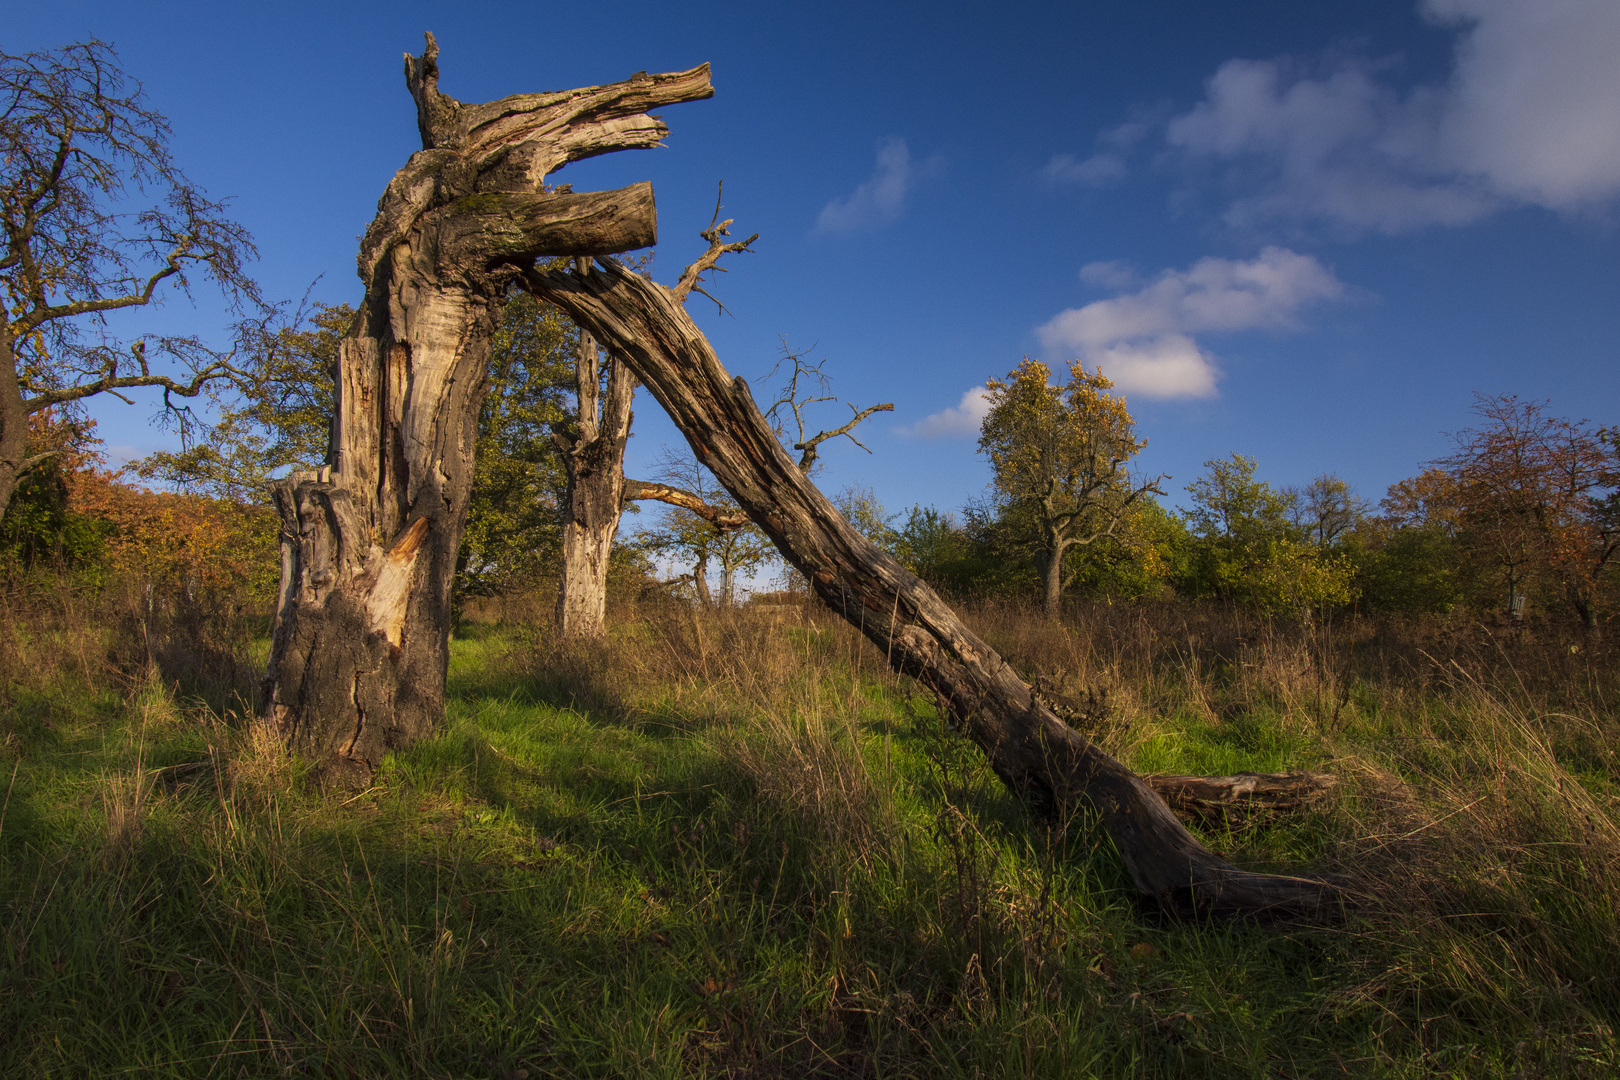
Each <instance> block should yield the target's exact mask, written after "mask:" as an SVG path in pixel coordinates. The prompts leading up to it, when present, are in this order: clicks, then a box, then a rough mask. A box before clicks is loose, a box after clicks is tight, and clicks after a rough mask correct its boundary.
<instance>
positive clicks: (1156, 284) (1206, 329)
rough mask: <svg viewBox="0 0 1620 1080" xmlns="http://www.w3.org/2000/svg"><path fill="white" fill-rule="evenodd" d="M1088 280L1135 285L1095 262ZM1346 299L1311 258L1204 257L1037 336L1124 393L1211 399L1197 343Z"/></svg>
mask: <svg viewBox="0 0 1620 1080" xmlns="http://www.w3.org/2000/svg"><path fill="white" fill-rule="evenodd" d="M1081 276H1082V277H1084V278H1085V279H1086V280H1088V281H1090V282H1092V283H1094V284H1103V285H1106V286H1109V287H1112V288H1115V289H1123V288H1128V287H1130V286H1131V285H1132V284H1134V283H1135V282H1136V281H1137V280H1138V279H1137V278H1136V277H1135V275H1134V274H1132V273H1131V272H1130V271H1129V270H1128V268H1126V267H1124V266H1122V265H1121V264H1119V263H1092V264H1091V265H1089V266H1087V267H1086V268H1085V270H1083V271H1081ZM1344 291H1345V288H1344V284H1343V283H1342V282H1341V281H1339V279H1338V278H1337V277H1335V276H1334V275H1333V272H1332V271H1330V270H1328V269H1327V268H1326V267H1324V266H1323V265H1322V264H1321V263H1319V262H1317V261H1316V260H1315V259H1314V258H1312V257H1311V256H1309V255H1301V254H1299V253H1297V252H1293V251H1289V250H1287V249H1286V248H1279V247H1268V248H1266V249H1265V250H1264V251H1262V252H1261V253H1260V255H1259V257H1257V258H1255V259H1252V260H1250V261H1248V262H1239V261H1234V260H1231V259H1217V258H1207V259H1200V260H1199V261H1198V262H1196V263H1194V264H1193V265H1192V266H1191V267H1190V268H1189V269H1187V270H1166V271H1164V272H1163V273H1161V274H1159V275H1158V277H1156V278H1155V279H1154V280H1153V281H1152V282H1150V283H1149V284H1147V285H1145V286H1143V287H1141V288H1140V289H1137V290H1136V291H1135V292H1130V293H1126V294H1125V295H1122V296H1116V297H1113V298H1112V299H1108V300H1098V301H1096V302H1095V303H1091V304H1087V305H1086V306H1085V307H1081V308H1070V309H1069V310H1068V311H1065V312H1063V313H1061V314H1060V315H1058V316H1056V317H1055V318H1053V319H1052V320H1051V321H1050V322H1048V323H1046V324H1045V325H1044V326H1042V327H1040V328H1039V329H1038V330H1037V331H1036V334H1037V335H1038V336H1039V337H1040V339H1041V342H1042V344H1043V345H1045V346H1046V348H1047V349H1048V350H1050V351H1052V352H1060V351H1061V352H1067V353H1068V354H1069V355H1071V356H1073V357H1075V358H1077V359H1079V360H1082V361H1083V362H1084V363H1085V364H1086V366H1088V367H1101V368H1102V371H1103V374H1105V375H1107V376H1108V377H1109V378H1110V379H1113V380H1114V383H1115V385H1116V386H1118V387H1119V388H1120V389H1121V390H1123V391H1125V392H1126V393H1135V394H1141V395H1143V396H1146V397H1155V398H1176V397H1213V396H1214V395H1215V382H1216V379H1217V377H1218V375H1219V370H1218V368H1217V367H1216V364H1215V358H1214V357H1213V356H1212V355H1211V354H1209V353H1208V352H1206V351H1205V350H1204V349H1202V348H1201V347H1200V346H1199V344H1198V342H1197V341H1196V340H1195V339H1194V338H1193V336H1192V335H1194V334H1200V333H1231V332H1235V331H1240V330H1254V329H1259V328H1263V327H1289V326H1293V325H1296V323H1297V319H1298V314H1299V312H1300V310H1301V309H1302V308H1304V307H1306V306H1308V305H1310V304H1312V303H1315V302H1318V301H1322V300H1331V299H1336V298H1338V297H1340V296H1342V295H1343V294H1344ZM930 419H932V418H930Z"/></svg>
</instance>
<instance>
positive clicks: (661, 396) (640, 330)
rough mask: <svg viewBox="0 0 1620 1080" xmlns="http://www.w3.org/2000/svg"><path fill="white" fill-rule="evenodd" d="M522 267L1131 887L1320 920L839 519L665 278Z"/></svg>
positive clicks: (1208, 905) (798, 561)
mask: <svg viewBox="0 0 1620 1080" xmlns="http://www.w3.org/2000/svg"><path fill="white" fill-rule="evenodd" d="M600 262H601V266H600V268H591V269H588V270H586V271H584V272H573V273H570V272H566V271H551V272H546V273H532V274H530V275H529V283H530V286H531V288H533V289H534V290H535V292H536V293H537V295H539V296H541V297H542V298H543V299H546V300H549V301H551V302H552V303H554V304H556V305H557V306H558V307H560V308H562V309H563V311H565V312H567V313H568V314H569V315H570V316H571V317H572V318H573V319H574V321H575V322H576V323H577V324H579V326H580V327H582V328H584V329H586V330H588V331H589V332H590V333H591V334H592V335H594V336H595V338H596V339H597V341H599V342H601V343H602V344H603V345H604V346H606V347H607V348H608V349H609V350H611V351H612V352H613V354H614V355H615V356H616V357H617V358H619V359H620V360H621V361H622V362H624V363H626V364H628V365H629V367H630V369H631V370H632V371H633V372H634V373H635V375H636V377H637V378H638V379H639V380H640V382H641V383H642V385H643V386H645V387H646V388H647V390H648V391H649V392H650V393H651V394H652V395H653V397H654V398H656V399H657V401H658V403H659V404H660V405H661V406H663V407H664V409H665V410H666V411H667V412H668V413H669V415H670V417H671V419H673V420H674V421H675V423H676V425H677V426H678V427H679V428H680V429H681V431H682V433H683V434H684V435H685V437H686V439H687V441H688V443H690V444H691V447H692V450H693V452H694V453H695V454H696V455H697V458H698V460H699V461H700V462H702V463H703V464H704V465H705V466H707V467H708V468H709V469H710V471H712V472H713V473H714V475H715V477H716V478H717V479H718V480H719V481H720V483H721V484H723V485H724V486H725V487H726V489H727V490H728V491H730V492H731V494H732V497H733V498H735V499H736V500H737V503H738V505H740V506H741V507H742V508H743V510H744V511H745V512H746V513H747V514H748V516H749V517H750V518H751V519H752V520H753V521H754V523H755V524H757V525H758V526H759V527H760V528H761V529H763V530H764V531H765V532H766V534H767V535H768V536H770V538H771V540H772V541H773V542H774V543H775V544H776V547H777V549H778V550H779V551H780V552H781V553H782V555H783V557H784V558H786V559H787V561H788V562H790V563H792V564H793V566H794V567H796V568H797V569H798V570H799V571H800V572H801V573H803V574H804V576H805V578H806V579H807V580H808V581H809V582H810V585H811V587H812V588H813V589H815V590H816V593H817V594H818V595H819V596H820V597H821V599H822V600H823V601H825V602H826V603H827V604H828V606H829V607H831V609H832V610H833V611H835V612H837V613H839V614H840V615H842V616H843V617H844V618H845V619H846V620H848V621H849V622H850V623H851V624H853V625H855V626H856V627H858V628H859V629H860V630H861V631H862V632H863V633H864V634H865V635H866V636H867V637H868V638H870V639H871V640H872V641H873V642H874V643H875V644H876V645H877V647H878V648H879V650H880V651H882V653H883V654H884V656H885V657H887V658H888V660H889V663H890V664H891V665H892V666H893V667H894V668H895V669H896V670H897V671H900V672H902V673H904V674H906V675H910V676H912V677H914V678H916V679H917V680H919V681H920V682H922V683H923V684H924V685H925V686H927V687H928V688H929V689H930V690H932V691H933V692H934V693H935V694H937V695H938V696H939V698H940V700H942V701H943V702H945V703H946V706H947V707H948V708H949V709H950V711H951V713H952V714H953V715H954V716H955V718H956V720H957V721H958V723H959V724H960V726H961V727H962V728H963V729H964V730H965V731H966V732H968V734H969V735H970V736H971V737H972V739H973V740H974V741H975V742H976V743H977V744H978V746H979V747H980V749H981V750H982V751H983V752H984V753H985V755H986V757H987V758H988V759H989V762H990V765H991V767H992V768H993V769H994V770H995V772H996V774H997V775H998V776H999V777H1000V778H1001V780H1002V781H1003V782H1004V783H1005V784H1006V785H1007V786H1008V787H1010V788H1011V789H1012V790H1014V791H1015V792H1018V793H1020V794H1022V795H1025V796H1027V797H1030V798H1032V799H1034V800H1036V801H1038V802H1042V803H1046V804H1057V805H1063V804H1071V805H1072V804H1084V805H1088V806H1090V807H1092V808H1094V809H1095V811H1096V812H1097V813H1099V814H1100V816H1101V819H1102V822H1103V824H1104V826H1105V827H1106V828H1107V830H1108V833H1109V835H1110V836H1111V837H1112V838H1113V840H1114V843H1115V844H1116V845H1117V847H1118V849H1119V852H1120V854H1121V856H1122V857H1123V859H1124V861H1125V865H1126V868H1127V869H1128V870H1129V872H1130V875H1131V878H1132V880H1133V881H1134V882H1135V884H1136V887H1137V888H1138V889H1139V890H1140V891H1141V892H1142V893H1143V894H1145V895H1146V896H1148V897H1151V898H1152V899H1153V900H1155V901H1157V902H1158V904H1159V905H1160V906H1161V907H1162V908H1164V909H1166V910H1167V911H1172V912H1176V913H1179V914H1183V915H1190V914H1237V915H1246V916H1262V917H1275V916H1320V915H1323V914H1326V913H1328V912H1331V911H1332V910H1334V909H1335V908H1336V905H1337V904H1338V903H1339V902H1340V900H1341V899H1342V898H1343V894H1342V893H1341V892H1340V890H1339V889H1338V888H1336V887H1335V886H1333V885H1331V884H1329V883H1327V882H1323V881H1320V880H1315V879H1308V878H1299V877H1284V876H1275V875H1267V874H1255V873H1250V872H1247V871H1244V870H1241V869H1239V868H1237V867H1235V866H1232V865H1231V864H1229V863H1227V862H1225V861H1223V860H1221V859H1219V858H1217V857H1216V856H1215V855H1214V854H1213V853H1212V852H1210V851H1209V850H1208V849H1206V848H1205V847H1204V846H1203V845H1202V844H1201V843H1199V841H1198V840H1197V839H1196V838H1195V837H1194V836H1193V835H1192V834H1191V833H1189V832H1188V831H1187V829H1186V828H1185V827H1184V826H1183V825H1182V824H1181V822H1180V821H1179V820H1177V818H1176V816H1175V815H1174V814H1173V813H1172V812H1171V811H1170V809H1169V807H1168V806H1166V804H1165V802H1164V800H1163V799H1162V798H1160V797H1159V795H1157V794H1155V793H1154V791H1153V789H1152V787H1151V786H1150V785H1149V784H1147V783H1146V782H1145V781H1144V780H1143V779H1142V778H1141V777H1139V776H1137V775H1136V774H1135V773H1133V772H1131V770H1129V769H1127V768H1126V767H1125V766H1123V765H1122V764H1120V763H1119V762H1118V761H1116V760H1114V759H1113V758H1112V757H1110V756H1109V755H1108V754H1106V753H1104V752H1103V751H1102V750H1101V749H1100V748H1098V747H1097V746H1096V745H1095V744H1093V743H1092V742H1090V741H1089V740H1087V739H1086V738H1085V737H1084V736H1083V735H1081V734H1080V733H1079V732H1078V731H1075V730H1074V729H1073V728H1071V727H1069V726H1068V725H1066V724H1064V723H1063V722H1062V721H1061V720H1060V719H1059V718H1058V717H1057V716H1056V715H1055V714H1054V713H1053V712H1052V710H1051V709H1050V708H1049V707H1048V706H1047V705H1045V704H1044V703H1043V702H1042V701H1041V700H1040V699H1039V698H1038V697H1037V696H1036V695H1035V694H1034V693H1033V692H1032V691H1031V688H1030V686H1029V685H1028V684H1027V683H1025V682H1024V681H1023V679H1021V678H1019V676H1018V675H1017V673H1016V672H1014V671H1013V669H1012V668H1011V667H1010V666H1009V665H1008V664H1007V663H1006V662H1005V661H1004V660H1002V658H1001V657H1000V656H999V655H997V654H996V652H995V650H993V649H991V648H990V647H989V646H988V645H986V644H985V643H984V642H983V641H981V640H980V639H979V638H978V637H977V636H976V635H975V634H974V633H973V632H972V631H970V630H969V629H968V628H967V627H966V626H964V625H963V624H962V622H961V620H960V619H958V618H957V616H956V613H955V612H954V611H952V610H951V608H950V607H949V605H947V604H945V603H944V602H943V601H942V600H941V599H940V598H939V597H938V596H937V595H936V594H935V593H934V591H933V590H932V589H930V588H929V587H928V586H927V585H925V584H923V582H922V581H921V580H920V579H918V578H917V577H916V575H914V574H912V573H910V572H909V571H907V570H906V569H905V568H904V567H902V566H901V565H900V564H899V563H897V562H895V561H894V560H893V559H892V558H890V557H889V556H887V555H885V554H884V553H883V552H882V551H881V550H879V549H878V548H877V547H876V546H875V545H874V544H872V543H871V542H870V541H869V540H867V539H866V538H865V537H864V536H862V535H861V534H860V533H859V532H857V531H856V530H855V529H854V528H853V527H851V526H850V525H849V523H848V522H847V521H845V520H844V518H843V516H842V515H841V514H840V513H839V512H838V510H837V508H836V507H834V506H833V505H832V503H831V502H830V501H829V500H828V499H827V497H826V496H825V495H823V494H822V493H821V492H820V491H819V490H818V489H817V488H816V486H815V485H814V484H813V483H812V482H811V481H810V480H809V479H808V478H807V477H806V476H805V475H804V473H803V472H802V471H801V470H800V469H799V467H798V465H797V464H796V463H795V462H794V461H793V459H792V458H791V457H789V456H788V453H787V451H786V450H785V449H784V448H783V447H782V445H781V443H780V442H778V441H777V439H776V436H775V434H774V433H773V432H772V430H771V428H770V425H769V424H768V423H767V422H766V420H765V418H764V417H763V416H762V415H761V414H760V411H759V408H758V406H757V405H756V404H755V402H754V399H753V397H752V395H751V394H750V393H749V390H748V386H747V384H746V383H745V382H744V381H743V380H742V379H740V378H738V379H733V378H732V377H731V376H730V375H729V374H727V372H726V370H725V368H724V367H722V366H721V364H720V361H719V358H718V357H716V356H715V354H714V351H713V349H712V348H711V347H710V346H709V343H708V341H707V339H706V338H705V337H704V336H703V333H702V331H700V330H699V329H698V328H697V326H696V325H695V324H694V323H693V322H692V320H691V318H690V317H689V316H688V315H687V314H686V311H685V310H684V308H683V307H682V305H681V303H680V301H679V298H678V297H677V296H676V295H675V294H674V293H673V292H672V291H671V290H669V289H666V288H664V287H663V286H660V285H658V284H657V283H655V282H651V281H648V280H646V279H644V278H641V277H639V276H638V275H635V274H632V273H630V272H628V271H627V270H625V269H624V268H623V267H621V266H619V265H618V264H617V263H615V262H614V261H613V260H611V259H604V260H600Z"/></svg>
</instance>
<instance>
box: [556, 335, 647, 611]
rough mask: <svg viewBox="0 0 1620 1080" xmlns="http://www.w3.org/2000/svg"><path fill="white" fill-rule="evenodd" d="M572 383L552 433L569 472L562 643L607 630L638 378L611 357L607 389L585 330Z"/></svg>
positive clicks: (561, 598)
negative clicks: (567, 426)
mask: <svg viewBox="0 0 1620 1080" xmlns="http://www.w3.org/2000/svg"><path fill="white" fill-rule="evenodd" d="M574 385H575V394H574V403H575V409H574V417H575V419H574V423H573V425H572V426H571V430H568V431H553V432H552V436H551V437H552V441H553V442H555V443H556V445H557V449H558V450H559V451H560V452H561V454H562V460H563V467H564V468H565V469H566V471H567V473H568V488H567V491H566V492H565V494H564V496H563V507H562V580H561V582H560V583H559V585H558V588H557V630H558V632H559V633H561V634H562V636H563V637H565V638H593V637H601V636H602V635H603V634H604V633H606V632H607V579H608V556H609V555H610V554H611V553H612V549H613V537H614V534H615V533H617V532H618V531H619V515H620V514H621V513H622V512H623V510H624V502H625V496H624V491H625V483H626V482H625V479H624V447H625V444H626V443H627V442H629V440H630V421H631V415H630V403H631V399H632V398H633V397H634V395H635V391H636V380H635V376H633V375H631V374H630V371H629V369H628V368H626V367H625V366H624V365H623V364H622V363H619V362H617V361H614V360H609V361H608V372H607V385H606V389H605V392H604V388H603V380H602V361H601V354H600V352H599V351H598V349H597V347H596V341H595V340H594V339H593V338H592V337H591V335H590V334H589V333H587V332H586V331H584V330H581V331H580V332H579V359H578V364H577V367H576V371H575V384H574Z"/></svg>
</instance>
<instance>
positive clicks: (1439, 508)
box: [1391, 394, 1620, 631]
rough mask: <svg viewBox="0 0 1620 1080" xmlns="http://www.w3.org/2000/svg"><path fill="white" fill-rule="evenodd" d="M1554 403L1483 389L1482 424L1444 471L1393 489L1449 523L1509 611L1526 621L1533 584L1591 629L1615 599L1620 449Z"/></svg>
mask: <svg viewBox="0 0 1620 1080" xmlns="http://www.w3.org/2000/svg"><path fill="white" fill-rule="evenodd" d="M1549 405H1550V403H1549V402H1535V401H1522V400H1520V399H1519V398H1518V397H1517V396H1515V395H1512V394H1504V395H1501V396H1498V397H1487V396H1483V395H1480V396H1478V397H1477V399H1476V401H1475V404H1474V413H1475V415H1476V416H1478V417H1479V418H1480V423H1479V424H1477V425H1476V426H1474V427H1469V428H1465V429H1464V430H1462V431H1459V432H1457V433H1455V434H1454V435H1453V436H1452V440H1453V442H1454V444H1455V449H1454V450H1453V451H1452V453H1450V454H1448V455H1447V456H1446V457H1444V458H1441V459H1439V460H1438V461H1436V462H1435V463H1434V465H1435V469H1434V470H1432V471H1430V472H1428V473H1425V474H1424V475H1423V476H1421V477H1419V478H1417V479H1416V480H1413V481H1409V482H1407V483H1406V484H1405V485H1397V489H1395V490H1393V491H1392V492H1391V507H1392V509H1394V510H1396V511H1397V512H1400V513H1403V514H1405V515H1406V516H1407V517H1409V518H1411V519H1413V520H1422V519H1428V520H1436V521H1442V522H1444V523H1446V525H1447V527H1449V528H1450V529H1451V530H1452V531H1453V533H1454V534H1455V536H1456V538H1457V541H1458V544H1459V546H1460V547H1461V548H1462V549H1463V550H1464V551H1466V552H1468V553H1469V554H1470V555H1471V557H1472V558H1473V560H1474V561H1475V562H1476V564H1477V568H1478V570H1479V571H1481V572H1483V573H1485V574H1487V575H1489V576H1491V577H1493V578H1494V579H1495V581H1496V584H1497V589H1498V592H1497V595H1498V597H1499V601H1498V602H1499V603H1500V605H1501V607H1502V608H1504V609H1505V610H1506V611H1508V612H1509V614H1511V615H1513V616H1515V617H1522V615H1523V613H1524V610H1525V603H1526V598H1527V597H1528V595H1529V592H1530V589H1531V587H1532V586H1538V585H1539V586H1541V587H1542V588H1543V589H1545V590H1547V591H1550V592H1552V593H1554V594H1562V596H1563V598H1564V599H1565V600H1566V602H1567V603H1568V604H1569V605H1570V607H1571V609H1572V610H1573V611H1574V613H1575V614H1576V615H1577V617H1578V618H1579V619H1580V621H1581V623H1582V625H1583V626H1585V627H1586V628H1587V630H1589V631H1596V630H1597V629H1598V628H1599V626H1600V625H1601V621H1602V618H1603V616H1604V615H1605V614H1606V613H1607V612H1609V611H1610V609H1611V608H1612V605H1613V601H1614V593H1615V583H1614V581H1613V574H1612V572H1611V571H1612V568H1613V566H1614V565H1615V554H1616V552H1617V551H1620V502H1617V498H1620V494H1617V493H1620V445H1617V440H1616V434H1615V432H1614V430H1613V429H1604V428H1595V427H1593V425H1592V424H1591V423H1590V422H1589V421H1586V420H1568V419H1564V418H1562V417H1558V416H1554V415H1553V414H1552V413H1551V412H1550V411H1549Z"/></svg>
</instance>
